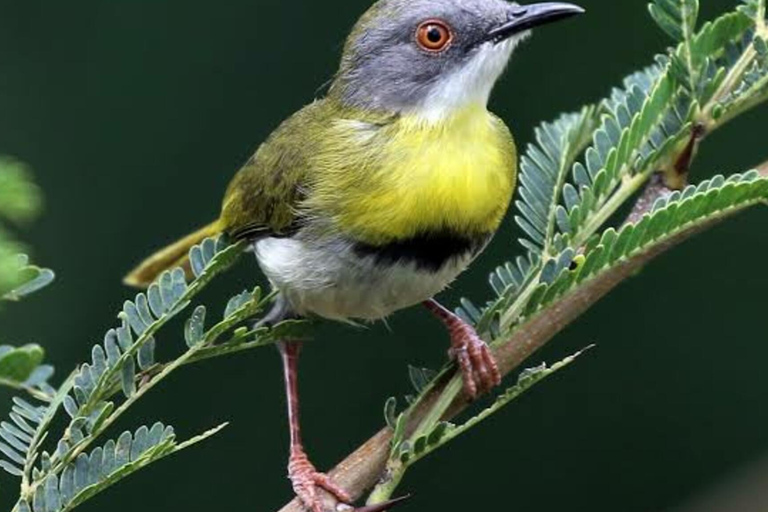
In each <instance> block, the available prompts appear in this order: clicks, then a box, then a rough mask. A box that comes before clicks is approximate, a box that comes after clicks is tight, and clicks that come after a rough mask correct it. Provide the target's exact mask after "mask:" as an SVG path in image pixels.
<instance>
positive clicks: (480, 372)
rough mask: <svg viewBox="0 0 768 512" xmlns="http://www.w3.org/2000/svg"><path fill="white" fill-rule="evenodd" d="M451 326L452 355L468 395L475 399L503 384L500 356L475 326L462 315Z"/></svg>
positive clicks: (450, 351) (450, 352)
mask: <svg viewBox="0 0 768 512" xmlns="http://www.w3.org/2000/svg"><path fill="white" fill-rule="evenodd" d="M449 328H450V332H451V349H450V350H449V351H448V354H449V355H450V356H451V358H453V359H455V360H456V362H457V363H458V365H459V369H460V370H461V376H462V379H463V381H464V392H465V393H466V394H467V396H469V398H471V399H475V398H477V397H478V396H479V395H483V394H485V393H488V392H489V391H491V390H492V389H493V388H495V387H496V386H498V385H499V384H501V372H500V371H499V366H498V365H497V364H496V359H495V358H494V357H493V354H492V353H491V349H490V347H489V346H488V344H487V343H486V342H484V341H483V340H482V339H481V338H480V336H478V335H477V332H476V331H475V329H474V328H473V327H472V326H471V325H469V324H467V323H466V322H464V321H462V320H461V319H460V318H458V317H454V318H453V319H452V322H451V325H449Z"/></svg>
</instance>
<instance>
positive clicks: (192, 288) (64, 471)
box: [0, 239, 300, 512]
mask: <svg viewBox="0 0 768 512" xmlns="http://www.w3.org/2000/svg"><path fill="white" fill-rule="evenodd" d="M241 254H242V245H240V244H235V245H227V244H226V243H225V242H224V241H223V239H218V240H213V239H207V240H205V241H203V242H202V243H201V244H200V245H198V246H195V247H193V248H192V250H191V251H190V261H191V262H192V269H193V271H194V275H195V279H194V280H192V282H190V283H187V282H186V281H185V277H184V272H183V271H182V270H181V269H178V268H177V269H174V270H171V271H168V272H165V273H164V274H162V275H161V276H160V277H159V278H158V280H157V281H156V282H155V283H153V284H152V285H151V286H150V287H149V288H148V289H147V291H146V292H142V293H139V294H137V295H136V297H135V299H134V300H130V301H126V302H125V304H124V305H123V308H122V311H120V313H119V314H118V319H119V321H120V325H118V326H117V327H116V328H114V329H110V330H109V331H107V333H106V335H105V336H104V340H103V342H102V343H100V344H98V345H95V346H94V347H93V348H92V350H91V358H90V361H89V362H87V363H84V364H82V365H80V367H79V368H78V369H77V370H76V371H75V372H74V373H73V374H72V375H71V376H70V378H69V379H67V380H66V381H65V382H64V384H62V385H61V386H60V387H59V389H58V390H54V389H53V388H51V387H50V386H47V385H46V387H45V388H44V389H45V391H46V393H47V395H46V399H47V402H48V403H44V404H43V405H32V404H30V403H28V402H26V401H24V400H21V399H15V405H14V409H13V412H12V413H11V416H10V419H11V421H10V422H2V423H0V437H2V438H3V439H5V441H6V443H3V444H0V452H2V455H3V456H4V460H0V467H2V468H3V469H5V470H6V471H8V472H9V473H11V474H13V475H16V476H19V477H21V479H22V483H21V495H20V499H19V501H18V503H17V505H16V508H15V510H16V511H19V512H20V511H27V510H28V511H30V512H50V511H63V510H70V509H72V508H74V507H75V506H77V505H79V504H80V503H82V502H84V501H85V500H86V499H88V498H90V497H91V496H93V495H95V494H96V493H98V492H100V491H102V490H104V489H105V488H107V487H109V486H110V485H112V484H114V483H116V482H117V481H119V480H120V479H122V478H124V477H125V476H127V475H129V474H130V473H133V472H134V471H137V470H138V469H141V468H142V467H144V466H146V465H148V464H150V463H152V462H155V461H157V460H159V459H161V458H163V457H165V456H167V455H169V454H171V453H174V452H176V451H179V450H181V449H184V448H186V447H188V446H190V445H192V444H194V443H196V442H198V441H201V440H203V439H205V438H207V437H209V436H210V435H213V434H214V433H216V432H217V431H218V430H219V429H220V428H221V427H218V428H216V429H213V430H212V431H210V432H208V433H205V434H203V435H202V436H199V437H196V438H193V439H191V440H189V441H186V442H183V443H177V442H176V439H175V436H174V435H173V429H172V427H166V426H164V425H163V424H161V423H156V424H154V425H153V426H152V427H148V426H142V427H140V428H138V429H137V430H136V431H135V433H133V434H131V433H129V432H125V433H123V434H122V435H121V436H120V437H119V438H118V439H117V440H116V441H107V442H106V443H104V444H102V445H101V446H96V442H97V441H98V440H99V439H100V438H101V436H102V434H103V433H104V432H105V430H106V429H107V428H108V427H110V426H111V425H113V424H114V423H115V422H116V421H117V420H118V419H119V418H120V416H121V415H122V414H123V413H124V412H125V411H126V410H127V409H128V408H129V407H131V406H132V405H133V404H134V403H135V402H136V401H137V400H139V399H140V398H141V397H142V396H143V395H144V394H146V393H147V392H148V391H149V390H151V389H152V388H153V387H154V386H156V385H157V384H158V383H159V382H161V381H162V380H163V379H164V378H165V377H167V376H168V375H169V374H170V373H172V372H173V371H175V370H177V369H179V368H180V367H182V366H184V365H186V364H190V363H193V362H196V361H199V360H202V359H207V358H210V357H216V356H220V355H224V354H229V353H232V352H236V351H240V350H245V349H250V348H255V347H259V346H264V345H267V344H270V343H272V342H274V341H275V340H276V339H277V337H279V336H283V335H286V334H287V333H288V332H290V334H291V335H292V336H294V335H295V336H300V334H299V331H298V327H299V326H298V325H297V322H286V323H283V324H281V325H279V326H276V327H275V328H272V329H269V328H266V327H250V326H248V325H247V322H248V320H249V319H252V318H253V317H254V316H256V315H258V314H259V313H260V312H262V311H263V310H264V308H265V307H266V306H267V305H268V303H269V301H270V300H271V297H269V296H266V297H265V296H262V294H261V291H260V290H259V289H258V288H256V289H254V290H253V291H250V292H243V293H240V294H237V295H236V296H235V297H233V298H232V299H231V300H230V301H229V303H228V304H227V306H226V308H225V310H224V315H223V318H222V319H220V320H217V321H215V322H213V323H212V325H210V326H207V325H206V320H207V316H208V315H207V310H206V308H205V306H203V305H199V306H197V307H195V308H194V309H193V311H192V313H191V315H190V316H189V317H188V320H187V322H186V324H185V329H184V339H185V342H186V343H185V344H184V347H183V352H182V353H181V355H179V356H178V357H176V358H175V359H173V360H172V361H169V362H166V363H161V362H159V361H157V359H156V354H155V345H156V342H155V339H156V336H157V335H158V333H159V331H160V330H161V329H162V328H163V327H164V326H165V324H167V323H168V322H169V321H170V320H171V319H172V318H174V317H176V316H178V315H179V314H181V313H182V312H183V311H185V310H186V309H187V308H189V307H190V305H191V304H192V301H193V299H194V297H195V296H196V295H197V294H198V293H199V292H200V291H201V290H202V289H203V288H204V287H205V286H206V284H208V283H209V282H210V281H211V280H212V279H213V278H214V277H215V276H216V275H217V274H219V273H221V272H223V271H224V270H226V269H227V268H229V267H231V266H232V265H233V264H234V263H235V262H236V261H237V259H238V258H239V256H240V255H241ZM244 324H245V325H244ZM37 359H39V357H38V358H37ZM2 361H3V359H2V358H1V357H0V370H2ZM37 362H39V361H35V360H32V361H28V364H27V370H29V369H30V368H32V369H33V370H32V372H33V373H32V375H33V376H34V375H35V372H38V373H37V377H38V379H39V378H40V377H41V375H40V374H39V368H40V367H37V370H34V367H35V366H36V364H37ZM48 376H49V375H48ZM19 377H22V375H21V372H19ZM28 378H32V377H28ZM60 411H65V412H66V414H67V415H68V416H69V422H68V424H67V426H66V428H65V429H64V431H63V433H62V434H60V435H57V436H56V437H55V439H58V441H57V442H56V444H55V450H53V451H52V452H48V451H47V450H44V449H43V446H42V445H43V440H45V439H47V438H51V436H52V435H53V432H52V431H51V430H50V425H51V421H52V420H53V418H54V417H55V416H56V415H57V414H58V413H59V412H60ZM94 446H96V447H95V448H94Z"/></svg>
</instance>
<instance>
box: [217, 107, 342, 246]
mask: <svg viewBox="0 0 768 512" xmlns="http://www.w3.org/2000/svg"><path fill="white" fill-rule="evenodd" d="M329 111H330V109H329V108H328V105H327V104H326V102H325V101H324V100H321V101H316V102H314V103H312V104H310V105H308V106H307V107H304V108H303V109H302V110H300V111H299V112H297V113H296V114H294V115H293V116H291V117H290V118H288V119H287V120H286V121H284V122H283V123H282V124H281V125H280V126H279V127H278V128H277V129H276V130H275V131H274V132H273V133H272V135H270V137H269V138H268V139H267V141H266V142H264V144H262V145H261V147H260V148H259V149H258V150H257V151H256V153H255V154H254V155H253V157H251V159H250V160H248V162H247V163H246V164H245V165H244V166H243V167H242V168H241V169H240V171H239V172H238V173H237V174H236V175H235V177H234V178H233V180H232V182H231V183H230V185H229V187H228V189H227V193H226V195H225V197H224V203H223V205H222V213H221V225H222V228H223V230H224V232H225V233H227V235H229V236H230V237H231V238H233V239H244V238H245V239H254V238H262V237H265V236H290V235H291V234H292V233H293V232H295V230H296V229H298V227H299V226H300V223H301V218H300V215H299V214H298V213H297V206H298V205H299V203H300V202H301V200H302V199H303V197H305V194H306V186H307V184H308V181H309V178H310V177H311V172H312V171H311V168H310V167H311V166H310V157H311V155H312V154H313V153H314V152H315V151H316V150H317V149H318V148H317V146H318V144H319V142H320V141H321V140H322V134H323V130H324V129H325V126H327V120H328V117H329V116H330V115H331V113H330V112H329Z"/></svg>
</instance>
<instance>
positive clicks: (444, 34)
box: [416, 19, 453, 53]
mask: <svg viewBox="0 0 768 512" xmlns="http://www.w3.org/2000/svg"><path fill="white" fill-rule="evenodd" d="M452 42H453V30H451V27H449V26H448V24H447V23H445V22H444V21H442V20H437V19H432V20H427V21H425V22H423V23H422V24H421V25H419V28H417V29H416V43H417V44H418V45H419V47H420V48H421V49H422V50H424V51H427V52H430V53H439V52H442V51H445V50H446V49H447V48H448V47H449V46H450V45H451V43H452Z"/></svg>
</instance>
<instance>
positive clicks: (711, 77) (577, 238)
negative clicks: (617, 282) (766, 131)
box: [458, 0, 768, 338]
mask: <svg viewBox="0 0 768 512" xmlns="http://www.w3.org/2000/svg"><path fill="white" fill-rule="evenodd" d="M650 11H651V14H652V16H653V18H654V19H655V20H656V21H657V22H658V23H659V25H660V26H661V28H662V29H663V30H664V31H665V32H667V33H668V34H669V35H670V36H671V37H673V38H674V40H675V41H677V42H678V46H677V47H676V48H674V49H672V50H670V52H669V54H668V55H660V56H657V58H656V63H655V64H654V65H652V66H650V67H648V68H646V69H645V70H643V71H640V72H638V73H635V74H632V75H630V76H629V77H627V78H626V79H625V80H624V82H623V84H622V87H620V88H616V89H614V90H613V92H612V93H611V95H610V96H609V97H608V98H606V99H605V100H603V101H602V102H600V103H599V107H588V108H587V109H585V110H584V111H582V112H581V113H580V114H571V115H566V116H563V117H561V118H560V119H558V120H557V121H555V122H554V123H545V124H544V125H542V126H541V127H540V128H539V129H538V130H537V132H536V143H535V144H532V145H530V146H529V147H528V149H527V151H526V154H525V156H524V157H523V165H522V166H521V178H520V181H521V187H520V196H519V200H518V202H517V208H518V211H519V215H518V217H517V218H516V220H517V223H518V225H519V226H520V227H521V228H522V230H523V232H524V233H525V234H526V235H527V238H526V239H523V240H521V243H522V245H523V246H524V248H525V249H526V250H527V251H528V254H527V255H524V256H521V257H518V258H517V259H516V261H515V262H514V263H508V264H506V265H504V266H502V267H500V268H499V269H497V271H496V272H494V273H493V274H492V275H491V278H490V283H491V287H492V288H493V290H494V292H495V293H496V295H497V299H496V300H494V301H493V302H492V303H490V304H489V305H488V306H487V307H478V306H476V305H474V304H472V303H471V302H469V301H463V303H462V306H461V307H460V308H459V310H458V313H459V314H460V315H461V316H462V317H463V318H465V319H466V320H470V321H471V322H472V323H473V324H475V325H476V326H477V328H478V330H479V331H481V332H482V333H483V334H485V335H488V336H492V337H494V338H495V337H498V336H499V335H501V334H504V333H506V332H507V331H508V330H509V328H510V327H511V326H512V325H514V323H515V322H517V321H519V320H520V318H521V315H522V314H523V312H524V311H525V310H526V309H527V304H528V302H529V300H530V299H531V296H532V294H533V293H534V291H535V290H537V289H538V287H540V286H541V285H545V286H546V285H549V284H551V283H552V282H553V280H554V279H556V278H558V276H560V275H561V274H562V273H563V272H564V271H565V270H567V269H568V268H569V267H571V266H573V264H574V262H573V260H574V258H575V257H577V255H581V254H583V253H584V249H585V246H586V245H587V243H588V242H589V241H590V240H592V239H593V238H594V237H595V236H596V234H597V233H599V231H600V230H601V229H604V227H605V225H606V223H607V222H608V221H609V220H611V218H612V217H613V215H614V214H615V213H616V212H617V211H618V209H619V208H620V207H621V205H623V204H624V203H625V202H626V201H627V200H628V199H629V198H630V197H632V195H633V194H635V193H636V192H637V191H638V190H639V189H640V188H641V187H642V185H643V184H644V183H645V182H646V181H647V180H648V179H649V178H650V176H651V175H652V174H653V173H657V172H658V173H661V174H663V175H664V176H665V179H669V180H670V181H671V182H672V183H674V184H676V183H678V182H682V181H683V180H684V177H685V174H686V173H687V170H688V165H689V161H688V160H690V158H692V157H693V156H694V155H695V148H696V145H697V143H698V140H699V138H700V137H701V136H702V135H706V134H707V133H709V132H711V131H712V130H714V129H716V128H717V127H718V126H720V125H721V124H722V123H724V122H726V121H727V120H728V119H730V118H731V117H733V116H735V115H737V114H738V113H740V112H742V111H744V110H745V109H747V108H751V107H753V106H755V105H757V104H759V103H761V102H763V101H765V100H766V99H767V98H768V89H766V86H768V72H766V69H765V66H764V64H765V63H766V61H768V57H767V56H768V43H765V40H766V37H768V29H766V24H765V18H764V15H765V9H764V3H761V2H760V1H757V0H756V1H754V2H746V3H744V4H742V6H741V8H740V9H738V10H735V11H733V12H730V13H727V14H725V15H723V16H721V17H720V18H718V19H717V20H715V21H713V22H708V23H706V24H704V25H703V26H702V27H701V29H699V31H698V32H696V24H697V18H698V11H699V7H698V2H697V1H696V0H657V1H655V2H653V3H652V4H651V6H650ZM590 112H591V114H590ZM597 118H599V121H598V119H597ZM584 141H588V143H587V144H584ZM584 146H587V147H586V149H584Z"/></svg>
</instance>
